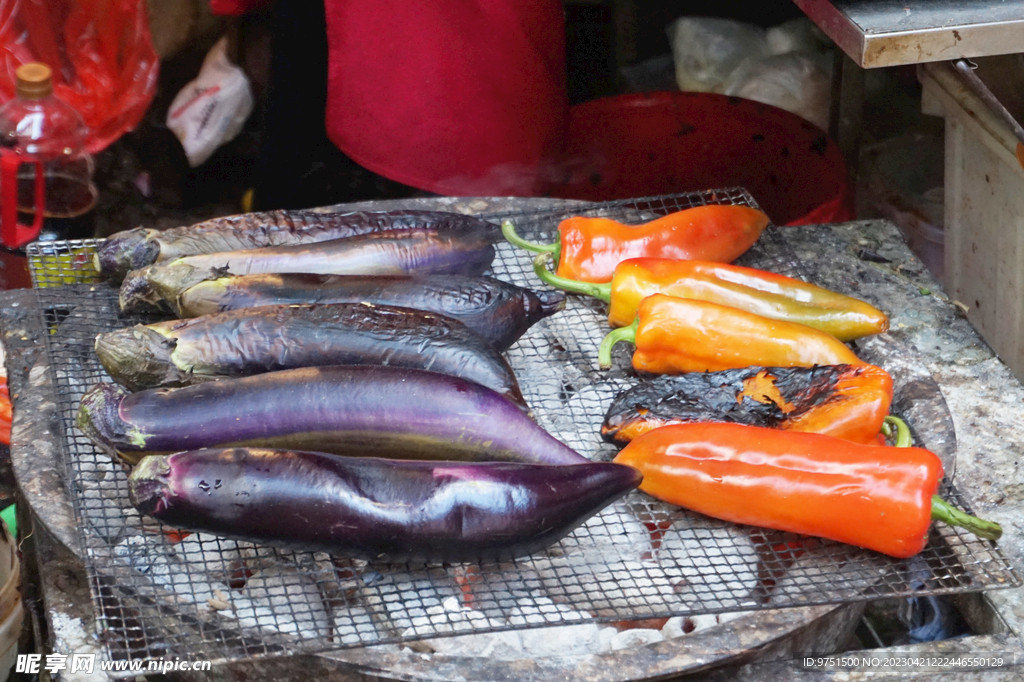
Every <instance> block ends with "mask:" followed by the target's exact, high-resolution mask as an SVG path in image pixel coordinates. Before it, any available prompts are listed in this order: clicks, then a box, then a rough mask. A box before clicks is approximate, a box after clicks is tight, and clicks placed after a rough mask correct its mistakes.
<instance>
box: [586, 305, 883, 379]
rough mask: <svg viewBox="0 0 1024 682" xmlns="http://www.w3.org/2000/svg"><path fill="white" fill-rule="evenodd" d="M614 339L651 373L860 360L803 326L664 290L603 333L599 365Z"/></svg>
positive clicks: (605, 363)
mask: <svg viewBox="0 0 1024 682" xmlns="http://www.w3.org/2000/svg"><path fill="white" fill-rule="evenodd" d="M619 341H630V342H632V343H634V344H635V345H636V351H635V352H634V353H633V367H634V368H635V369H637V370H638V371H641V372H650V373H652V374H682V373H684V372H717V371H719V370H723V369H735V368H737V367H748V366H750V365H760V366H766V367H811V366H813V365H863V364H866V363H864V362H862V361H861V360H860V359H858V358H857V356H856V355H855V354H854V353H853V351H852V350H850V349H849V348H848V347H847V346H846V345H844V344H843V343H842V342H841V341H839V340H838V339H836V338H835V337H834V336H830V335H829V334H826V333H825V332H822V331H818V330H817V329H812V328H811V327H808V326H806V325H802V324H797V323H795V322H785V321H782V320H772V319H769V318H767V317H762V316H760V315H755V314H753V313H748V312H746V311H744V310H740V309H738V308H730V307H728V306H724V305H719V304H717V303H709V302H707V301H696V300H690V299H685V298H675V297H674V296H666V295H664V294H654V295H653V296H648V297H647V298H645V299H644V300H643V301H641V303H640V305H639V306H638V308H637V317H636V320H635V321H634V322H633V324H632V325H630V326H629V327H620V328H618V329H616V330H614V331H613V332H611V333H610V334H608V335H607V336H606V337H605V339H604V341H602V342H601V348H600V351H599V353H598V361H599V363H600V365H601V367H603V368H608V367H611V350H612V346H614V345H615V344H616V343H618V342H619Z"/></svg>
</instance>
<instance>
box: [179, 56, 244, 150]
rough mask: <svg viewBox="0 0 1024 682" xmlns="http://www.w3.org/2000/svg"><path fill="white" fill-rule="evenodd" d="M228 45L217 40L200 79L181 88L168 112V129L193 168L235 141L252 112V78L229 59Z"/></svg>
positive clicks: (204, 61)
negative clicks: (179, 143)
mask: <svg viewBox="0 0 1024 682" xmlns="http://www.w3.org/2000/svg"><path fill="white" fill-rule="evenodd" d="M227 46H228V41H227V38H221V39H220V40H219V41H217V44H216V45H214V46H213V47H212V48H211V49H210V51H209V52H208V53H207V55H206V59H204V60H203V66H202V68H200V69H199V76H198V77H197V78H196V79H195V80H194V81H191V82H190V83H188V85H186V86H185V87H184V88H182V89H181V92H179V93H178V95H177V96H176V97H175V98H174V101H173V102H171V106H170V109H168V110H167V127H168V128H170V129H171V132H173V133H174V134H175V135H176V136H177V138H178V140H180V141H181V146H182V147H184V149H185V155H186V156H187V157H188V163H189V165H190V166H192V167H193V168H195V167H196V166H198V165H199V164H201V163H203V162H204V161H206V160H207V159H208V158H210V155H211V154H213V152H214V150H216V149H217V147H219V146H221V145H222V144H224V143H226V142H229V141H230V140H232V139H234V137H235V136H236V135H238V133H239V132H240V131H241V130H242V126H243V125H245V121H246V119H247V118H249V114H250V113H252V108H253V96H252V90H251V89H250V87H249V79H248V78H246V76H245V73H244V72H243V71H242V70H241V69H240V68H238V67H237V66H235V65H234V64H232V63H231V62H230V61H229V60H228V55H227Z"/></svg>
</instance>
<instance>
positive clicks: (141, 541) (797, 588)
mask: <svg viewBox="0 0 1024 682" xmlns="http://www.w3.org/2000/svg"><path fill="white" fill-rule="evenodd" d="M705 203H743V204H749V205H753V200H752V199H751V198H750V196H749V195H748V194H747V193H746V192H744V191H742V190H724V191H716V192H706V193H696V194H686V195H676V196H669V197H657V198H650V199H638V200H632V201H621V202H610V203H606V204H585V205H579V206H573V207H572V210H568V209H563V210H560V211H557V212H552V211H545V212H519V213H515V214H503V215H492V216H488V217H489V218H491V219H493V220H499V219H501V218H504V217H511V218H513V219H514V221H515V223H516V225H517V228H518V229H519V231H520V233H521V234H523V235H524V236H527V237H530V238H534V239H543V238H545V237H547V238H553V236H554V234H555V233H556V226H557V224H558V221H559V220H561V219H562V218H564V217H567V216H568V215H570V214H574V215H581V214H585V215H592V216H596V215H604V216H608V217H613V218H616V219H620V220H623V221H625V222H641V221H645V220H648V219H650V218H653V217H656V216H657V215H662V214H665V213H668V212H670V211H674V210H679V209H681V208H685V207H687V206H692V205H698V204H705ZM97 245H98V242H97V241H81V242H59V243H48V244H35V245H31V246H30V247H29V258H30V265H31V270H32V274H33V277H34V281H35V285H36V287H37V295H38V298H39V303H40V306H41V309H42V311H43V313H44V315H45V322H46V325H47V328H48V330H49V332H50V333H49V334H48V339H47V341H48V343H47V352H48V357H49V360H50V365H51V368H52V371H53V377H54V381H55V386H56V392H57V395H58V407H59V412H60V417H61V419H62V420H63V426H64V430H65V439H64V445H65V447H66V456H67V457H66V462H67V467H68V472H67V473H68V480H69V481H70V488H71V491H70V492H71V497H72V500H73V503H74V507H75V511H76V514H77V517H78V522H79V526H80V531H81V537H82V541H83V546H84V548H85V562H86V568H87V572H88V575H89V578H90V583H91V588H92V593H93V598H94V600H95V603H96V606H97V609H98V613H99V620H100V623H101V627H102V628H103V633H102V640H103V642H104V643H105V645H106V647H107V649H108V655H109V656H110V657H111V658H113V659H116V660H123V659H155V658H167V657H169V656H174V655H182V656H184V655H187V656H189V657H192V658H195V657H206V658H210V659H213V660H233V659H238V658H242V657H248V656H260V655H273V654H281V653H290V652H297V651H317V650H326V649H331V648H339V647H352V646H366V645H373V644H379V643H386V642H400V641H406V640H413V639H422V638H430V637H435V636H446V635H453V634H467V633H483V632H494V631H500V630H508V629H517V628H531V627H540V626H545V625H565V624H572V623H582V622H588V621H621V620H629V619H640V618H654V617H667V616H673V615H692V614H700V613H716V612H727V611H745V610H754V609H761V608H775V607H783V606H795V605H812V604H825V603H839V602H843V601H856V600H867V599H873V598H879V597H894V596H907V595H910V594H916V595H920V594H939V593H951V592H961V591H976V590H984V589H992V588H999V587H1010V586H1013V585H1018V584H1020V578H1019V577H1018V576H1017V575H1016V573H1015V572H1014V570H1013V569H1012V567H1011V566H1010V564H1009V563H1008V561H1007V560H1006V559H1005V558H1004V557H1003V555H1002V554H1001V553H1000V552H999V551H998V549H996V548H995V547H994V545H992V544H991V543H989V542H985V541H980V540H978V539H977V538H975V537H974V536H972V535H970V534H968V533H966V532H964V531H960V530H958V529H954V528H949V527H944V526H941V527H936V528H934V529H933V530H932V531H931V535H930V538H929V543H928V546H927V548H926V549H925V551H924V552H922V553H921V554H920V555H919V556H917V557H915V558H914V559H912V560H908V561H898V560H894V559H890V558H887V557H884V556H882V555H879V554H876V553H872V552H867V551H863V550H858V549H855V548H853V547H849V546H846V545H842V544H838V543H834V542H830V541H822V540H816V539H807V538H800V537H797V536H793V535H789V534H785V533H779V532H771V531H764V530H762V529H757V528H748V527H739V526H735V525H732V524H728V523H724V522H719V521H715V520H712V519H708V518H705V517H702V516H700V515H696V514H691V513H687V512H685V511H683V510H680V509H678V508H675V507H671V506H669V505H665V504H661V503H658V502H656V501H654V500H652V499H650V498H648V497H646V496H645V495H643V494H641V493H638V492H637V493H633V494H631V495H629V496H627V497H626V498H624V499H623V500H621V501H620V502H618V503H616V504H615V505H613V506H612V507H610V508H608V509H606V510H605V511H604V512H602V513H601V514H600V515H598V516H597V517H595V518H593V519H591V520H590V521H589V522H588V523H586V524H585V525H584V526H582V527H581V528H579V529H578V530H577V531H576V532H574V533H573V534H571V535H570V536H568V537H567V538H565V539H564V540H563V541H562V542H560V543H559V544H558V545H556V546H554V547H552V548H550V549H549V550H548V551H546V552H543V553H540V554H537V555H534V556H531V557H527V558H525V559H521V560H517V561H514V562H506V563H500V564H487V565H480V566H475V565H451V566H439V565H367V564H366V563H364V562H359V561H352V560H347V559H336V558H332V557H330V556H328V555H325V554H310V553H293V552H283V551H278V550H273V549H268V548H264V547H258V546H253V545H250V544H246V543H240V542H234V541H230V540H224V539H220V538H217V537H213V536H210V535H205V534H193V535H189V536H187V537H184V538H182V536H181V534H179V533H176V532H173V531H169V530H168V529H165V528H163V527H161V526H159V525H157V524H155V523H152V522H150V521H148V520H145V519H143V518H141V517H140V516H139V515H138V514H137V513H136V512H135V511H134V510H133V509H132V508H131V506H130V504H129V502H128V498H127V485H126V478H125V473H124V471H123V470H122V469H121V468H120V466H118V465H115V464H114V463H113V462H112V461H111V460H110V459H109V458H108V457H107V456H106V455H104V454H103V453H101V452H100V451H99V450H97V449H96V448H95V447H94V446H93V445H92V443H91V442H90V441H89V440H88V439H87V438H86V437H85V436H84V435H83V434H82V433H81V432H79V431H78V430H77V429H76V427H75V425H74V422H75V414H76V411H77V409H78V404H79V400H80V398H81V396H82V394H83V393H84V392H85V391H86V390H87V389H88V388H90V387H91V386H92V385H94V384H95V383H97V382H100V381H109V378H108V377H107V375H106V373H105V372H104V371H103V369H102V367H100V365H99V363H98V361H97V359H96V356H95V354H94V353H93V351H92V341H93V339H94V337H95V336H96V334H98V333H101V332H106V331H111V330H114V329H118V328H121V327H124V326H129V325H132V324H137V323H148V322H152V321H155V318H149V317H146V316H140V315H123V314H121V313H120V312H119V311H118V308H117V296H116V289H115V288H114V287H113V286H111V285H109V284H106V283H102V282H98V281H96V277H95V271H94V270H93V269H92V267H91V257H90V255H91V253H93V252H94V250H95V248H96V246H97ZM742 262H743V263H744V264H746V265H752V266H756V267H761V268H764V269H767V270H772V271H775V272H779V273H783V274H788V275H791V276H797V277H800V276H803V275H805V271H804V268H803V267H802V265H801V264H800V263H799V262H798V261H797V260H796V259H795V258H794V257H793V256H792V254H791V252H790V250H789V248H788V247H787V246H786V244H785V241H784V238H783V236H782V234H781V232H780V231H779V230H776V229H774V228H769V230H767V231H766V233H765V235H764V237H763V238H762V239H761V240H760V241H759V242H758V244H757V245H756V246H755V248H754V249H752V250H751V251H750V252H749V253H748V254H746V255H745V256H744V257H743V259H742ZM494 274H495V276H497V277H498V278H500V279H504V280H506V281H511V282H514V283H516V284H519V285H523V286H531V287H536V286H537V282H536V280H535V278H534V275H533V273H532V270H531V267H530V259H529V258H528V257H527V256H526V255H525V254H524V253H523V252H518V251H516V250H515V249H513V248H512V247H511V246H509V245H507V244H501V245H499V247H498V255H497V258H496V259H495V262H494ZM604 317H605V312H604V307H603V305H602V304H598V303H597V302H595V301H592V300H588V299H583V298H578V297H572V298H571V300H570V302H569V305H568V306H567V308H566V310H565V311H564V312H562V313H559V314H558V315H555V316H554V317H552V318H549V319H547V320H544V321H542V322H541V323H539V324H538V325H536V326H535V327H534V328H533V329H532V330H531V331H530V332H528V333H527V335H526V336H524V337H523V339H522V340H521V341H520V342H519V343H517V344H516V345H515V346H513V347H512V348H511V349H510V350H509V351H508V353H507V357H508V359H509V361H510V363H511V365H512V366H513V368H514V369H515V371H516V374H517V376H518V377H519V380H520V384H521V388H522V390H523V394H524V396H525V397H526V399H527V401H528V402H529V404H530V405H531V406H532V407H533V409H534V412H535V414H536V417H537V420H538V422H539V423H540V424H541V425H542V426H543V427H544V428H546V429H547V430H548V431H549V432H551V433H552V434H553V435H554V436H555V437H557V438H559V439H561V440H562V441H564V442H565V443H567V444H568V445H570V446H571V447H573V448H575V449H576V450H578V451H579V452H581V453H583V454H585V455H587V456H590V457H591V458H593V459H604V460H606V459H610V458H611V457H612V455H613V454H614V451H615V449H614V448H613V447H612V446H610V445H608V444H606V443H604V442H603V441H602V440H601V438H600V435H599V432H598V426H599V424H600V423H601V420H602V419H603V417H604V412H605V410H606V409H607V407H608V404H609V403H610V401H611V400H612V398H613V397H614V396H615V395H616V394H617V393H618V392H619V391H621V390H623V389H624V388H627V387H629V386H632V385H633V384H635V383H636V381H638V379H636V378H635V377H633V376H632V375H631V374H630V372H629V371H628V357H627V356H626V354H625V353H623V354H622V355H619V356H617V357H616V367H615V369H613V370H612V371H611V372H602V371H600V370H599V369H598V367H597V360H596V350H597V345H598V343H599V342H600V340H601V337H602V336H603V334H604V333H605V331H606V329H607V327H606V322H605V319H604ZM919 427H920V428H923V427H921V426H920V425H919ZM944 495H945V496H946V497H947V499H950V501H951V502H953V503H954V504H956V505H958V506H960V507H961V508H964V505H963V500H962V499H961V498H960V497H959V495H958V494H957V493H956V491H955V490H954V489H953V488H952V487H951V486H949V485H946V486H945V488H944Z"/></svg>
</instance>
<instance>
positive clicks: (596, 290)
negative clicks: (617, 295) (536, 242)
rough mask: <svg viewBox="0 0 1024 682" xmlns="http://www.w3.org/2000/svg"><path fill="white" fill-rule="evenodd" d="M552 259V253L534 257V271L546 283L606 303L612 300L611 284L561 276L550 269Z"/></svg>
mask: <svg viewBox="0 0 1024 682" xmlns="http://www.w3.org/2000/svg"><path fill="white" fill-rule="evenodd" d="M550 259H551V254H550V253H542V254H539V255H538V256H537V257H536V258H534V259H533V271H534V272H535V273H537V277H540V279H541V281H542V282H544V283H545V284H550V285H551V286H553V287H555V288H556V289H562V290H563V291H568V292H569V293H571V294H583V295H584V296H593V297H594V298H596V299H599V300H602V301H604V302H605V303H610V302H611V300H612V285H611V284H595V283H593V282H580V281H579V280H575V279H569V278H568V277H559V276H558V275H556V274H555V273H553V272H551V271H550V270H548V267H547V262H548V261H549V260H550Z"/></svg>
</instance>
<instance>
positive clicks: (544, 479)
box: [128, 448, 642, 563]
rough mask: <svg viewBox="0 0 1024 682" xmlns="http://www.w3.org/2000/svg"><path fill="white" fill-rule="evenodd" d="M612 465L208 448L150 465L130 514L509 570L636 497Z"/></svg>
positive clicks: (629, 476)
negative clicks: (507, 564) (513, 562)
mask: <svg viewBox="0 0 1024 682" xmlns="http://www.w3.org/2000/svg"><path fill="white" fill-rule="evenodd" d="M641 478H642V476H641V474H640V472H638V471H637V470H636V469H633V468H632V467H627V466H623V465H620V464H613V463H610V462H587V463H585V464H579V465H575V466H565V467H551V466H539V465H536V464H511V463H505V462H486V463H480V462H477V463H462V464H459V463H452V462H442V463H435V462H409V461H396V460H387V459H369V458H358V457H338V456H335V455H329V454H324V453H320V452H296V451H287V450H262V449H247V448H235V449H211V450H197V451H191V452H178V453H175V454H172V455H164V456H154V457H147V458H145V459H144V460H142V462H141V463H139V465H138V466H136V467H135V469H134V470H133V471H132V472H131V475H130V476H129V477H128V494H129V498H130V499H131V502H132V504H133V505H134V506H135V507H136V508H137V509H138V510H139V511H140V512H141V513H143V514H145V515H147V516H151V517H153V518H155V519H158V520H159V521H162V522H164V523H167V524H169V525H172V526H176V527H178V528H184V529H187V530H192V531H203V532H209V533H214V534H217V535H222V536H226V537H230V538H235V539H238V540H244V541H251V542H256V543H261V544H267V545H272V546H276V547H282V548H285V549H293V550H299V551H322V552H328V553H330V554H334V555H337V556H350V557H357V558H362V559H368V560H376V561H386V562H407V561H415V562H438V563H440V562H477V561H505V560H508V559H512V558H515V557H520V556H525V555H528V554H533V553H535V552H539V551H541V550H543V549H544V548H546V547H548V546H550V545H552V544H553V543H555V542H557V541H558V540H559V539H561V538H562V537H564V536H565V535H567V534H568V533H570V532H571V531H572V530H573V529H574V528H576V527H577V526H579V525H580V524H582V523H583V522H584V521H586V520H587V519H588V518H590V517H591V516H593V515H594V514H596V513H597V512H599V511H600V510H601V509H603V508H604V507H606V506H608V505H609V504H611V503H612V502H613V501H615V500H616V499H618V498H620V497H622V496H623V495H624V494H626V493H627V492H629V491H630V490H633V489H634V488H636V487H637V486H638V485H639V484H640V481H641Z"/></svg>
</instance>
